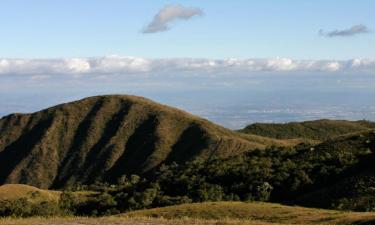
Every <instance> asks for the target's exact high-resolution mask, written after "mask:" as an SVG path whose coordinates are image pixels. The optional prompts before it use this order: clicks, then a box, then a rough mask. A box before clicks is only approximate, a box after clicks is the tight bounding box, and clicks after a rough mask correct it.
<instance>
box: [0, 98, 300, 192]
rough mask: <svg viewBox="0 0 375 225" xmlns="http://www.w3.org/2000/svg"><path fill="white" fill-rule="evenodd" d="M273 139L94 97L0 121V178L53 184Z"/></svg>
mask: <svg viewBox="0 0 375 225" xmlns="http://www.w3.org/2000/svg"><path fill="white" fill-rule="evenodd" d="M296 142H298V141H295V140H294V141H291V142H288V141H278V140H273V139H270V138H264V137H259V136H256V135H245V134H238V133H235V132H232V131H230V130H228V129H225V128H223V127H220V126H218V125H215V124H213V123H211V122H209V121H207V120H204V119H201V118H198V117H196V116H193V115H190V114H188V113H186V112H183V111H180V110H177V109H174V108H171V107H168V106H164V105H161V104H157V103H155V102H152V101H150V100H147V99H145V98H141V97H135V96H119V95H117V96H115V95H113V96H98V97H91V98H86V99H83V100H80V101H76V102H72V103H67V104H62V105H58V106H55V107H52V108H49V109H46V110H43V111H40V112H36V113H33V114H12V115H9V116H7V117H4V118H2V119H1V120H0V184H3V183H23V184H30V185H33V186H36V187H41V188H60V187H65V186H68V185H70V184H76V183H92V182H94V181H97V180H99V181H101V180H109V181H113V180H116V179H117V178H118V177H119V176H121V175H123V174H132V173H137V174H144V173H147V172H149V171H151V170H153V169H154V168H156V167H158V166H159V165H160V164H162V163H170V162H173V161H176V162H185V161H188V160H190V159H194V158H197V157H201V158H207V157H210V156H211V155H218V156H223V157H225V156H229V155H233V154H237V153H240V152H243V151H247V150H250V149H255V148H264V147H265V146H266V145H288V144H290V143H292V144H295V143H296Z"/></svg>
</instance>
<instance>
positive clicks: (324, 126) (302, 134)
mask: <svg viewBox="0 0 375 225" xmlns="http://www.w3.org/2000/svg"><path fill="white" fill-rule="evenodd" d="M371 129H375V123H373V122H369V121H365V120H361V121H344V120H316V121H306V122H292V123H285V124H272V123H270V124H267V123H255V124H252V125H249V126H247V127H245V128H244V129H242V130H240V132H243V133H246V134H255V135H260V136H265V137H270V138H278V139H290V138H307V139H312V140H319V141H324V140H328V139H331V138H335V137H337V136H340V135H344V134H349V133H353V132H360V131H367V130H371Z"/></svg>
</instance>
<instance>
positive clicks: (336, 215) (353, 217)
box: [124, 202, 375, 224]
mask: <svg viewBox="0 0 375 225" xmlns="http://www.w3.org/2000/svg"><path fill="white" fill-rule="evenodd" d="M124 216H128V217H155V218H166V219H175V218H196V219H206V220H221V219H226V220H229V221H230V220H236V219H239V218H240V219H242V220H244V221H243V222H245V221H246V222H247V221H249V222H251V221H257V222H262V223H265V224H268V223H270V224H273V223H276V224H375V213H358V212H343V211H335V210H323V209H313V208H304V207H296V206H284V205H280V204H272V203H260V202H254V203H243V202H211V203H196V204H185V205H178V206H170V207H163V208H155V209H148V210H138V211H134V212H130V213H127V214H125V215H124ZM250 224H251V223H250Z"/></svg>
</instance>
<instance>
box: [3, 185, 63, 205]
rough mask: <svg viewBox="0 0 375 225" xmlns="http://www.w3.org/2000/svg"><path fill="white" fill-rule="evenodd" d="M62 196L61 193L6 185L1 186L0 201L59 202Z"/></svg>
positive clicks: (26, 186)
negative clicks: (23, 199) (24, 199)
mask: <svg viewBox="0 0 375 225" xmlns="http://www.w3.org/2000/svg"><path fill="white" fill-rule="evenodd" d="M60 194H61V192H60V191H49V190H42V189H39V188H36V187H32V186H29V185H23V184H5V185H2V186H0V201H4V200H9V201H12V200H17V199H20V198H26V199H28V200H29V201H33V202H43V201H56V202H57V201H58V200H59V198H60Z"/></svg>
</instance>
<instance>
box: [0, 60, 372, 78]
mask: <svg viewBox="0 0 375 225" xmlns="http://www.w3.org/2000/svg"><path fill="white" fill-rule="evenodd" d="M306 72H315V73H340V72H342V73H358V72H366V73H371V74H375V60H372V59H353V60H344V61H338V60H293V59H289V58H272V59H235V58H230V59H194V58H171V59H147V58H143V57H128V56H125V57H123V56H106V57H99V58H68V59H0V75H3V76H6V75H8V76H13V75H30V76H46V75H47V76H49V77H52V76H55V75H68V76H74V77H77V76H91V75H94V76H111V75H120V76H127V75H137V74H138V75H140V74H144V75H150V76H161V75H168V76H189V75H194V76H219V75H230V76H236V75H247V74H249V75H251V74H255V73H257V74H259V73H274V74H277V73H280V74H282V73H296V74H303V73H306Z"/></svg>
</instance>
